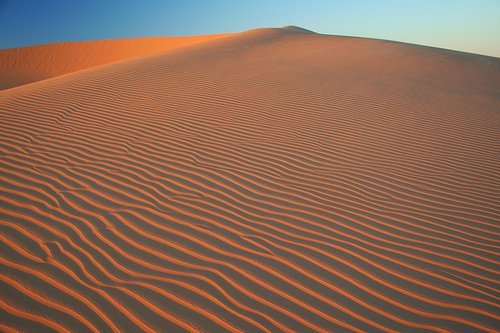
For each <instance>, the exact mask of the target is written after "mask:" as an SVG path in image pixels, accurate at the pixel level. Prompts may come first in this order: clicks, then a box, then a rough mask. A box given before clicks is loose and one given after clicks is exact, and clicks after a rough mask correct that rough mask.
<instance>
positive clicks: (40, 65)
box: [0, 34, 230, 90]
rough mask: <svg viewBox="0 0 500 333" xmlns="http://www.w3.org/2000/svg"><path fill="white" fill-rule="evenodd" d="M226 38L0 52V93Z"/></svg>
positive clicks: (102, 42) (153, 39)
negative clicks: (62, 76)
mask: <svg viewBox="0 0 500 333" xmlns="http://www.w3.org/2000/svg"><path fill="white" fill-rule="evenodd" d="M229 35H230V34H218V35H205V36H191V37H150V38H125V39H114V40H96V41H89V42H65V43H56V44H45V45H37V46H28V47H21V48H14V49H5V50H0V90H1V89H7V88H11V87H15V86H18V85H21V84H25V83H31V82H35V81H39V80H43V79H46V78H49V77H54V76H59V75H63V74H67V73H71V72H76V71H79V70H82V69H86V68H90V67H95V66H100V65H105V64H108V63H112V62H116V61H120V60H125V59H129V58H134V57H139V56H144V55H148V54H152V53H158V52H162V51H167V50H173V49H176V48H179V47H183V46H187V45H192V44H196V43H201V42H206V41H209V40H212V39H217V38H222V37H226V36H229Z"/></svg>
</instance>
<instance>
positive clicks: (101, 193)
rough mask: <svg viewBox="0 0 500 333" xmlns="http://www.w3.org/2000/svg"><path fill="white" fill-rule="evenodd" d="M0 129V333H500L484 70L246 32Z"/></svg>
mask: <svg viewBox="0 0 500 333" xmlns="http://www.w3.org/2000/svg"><path fill="white" fill-rule="evenodd" d="M103 43H105V42H103ZM141 47H142V46H141ZM144 47H145V46H144ZM49 48H50V46H47V49H49ZM131 52H132V51H131ZM60 54H62V53H58V54H57V55H55V56H57V57H59V56H60ZM99 54H101V52H99ZM128 56H129V55H127V57H128ZM80 60H81V61H82V62H86V63H87V64H86V65H81V64H80V65H76V63H77V62H78V61H76V62H75V63H74V64H73V63H71V61H72V60H71V61H70V60H68V62H67V63H64V62H62V63H63V64H64V66H62V67H61V69H60V70H61V72H57V70H58V69H57V68H55V67H53V68H50V66H49V64H48V63H50V61H48V62H47V67H46V68H45V67H43V66H42V65H41V64H40V65H36V66H34V67H36V68H37V69H42V71H43V69H45V71H46V72H49V73H51V74H52V75H58V74H62V73H67V72H71V71H73V70H75V68H76V67H78V68H84V67H88V66H87V65H90V64H91V63H92V64H94V65H95V64H96V63H101V60H99V59H93V58H92V59H89V58H85V59H83V58H82V59H80ZM108 60H109V59H108ZM115 60H119V59H118V58H115ZM20 61H21V60H20ZM40 61H41V60H40ZM61 61H62V60H61ZM74 66H76V67H74ZM79 66H81V67H79ZM92 66H93V65H92ZM56 67H57V66H56ZM0 114H1V117H0V133H1V134H0V135H1V141H0V148H1V151H0V154H1V159H0V173H1V174H0V175H1V183H0V188H1V204H0V211H1V217H0V225H1V240H0V244H1V246H2V250H1V257H0V266H1V268H0V270H1V272H2V274H1V279H0V291H1V292H0V295H1V297H0V318H1V326H0V331H5V332H14V331H26V332H141V331H144V332H226V331H227V332H405V333H408V332H467V333H470V332H492V333H493V332H498V331H500V292H499V288H500V286H499V280H500V274H499V271H500V269H499V262H500V257H499V249H500V222H499V221H500V134H499V133H500V59H498V58H492V57H486V56H480V55H474V54H467V53H460V52H455V51H448V50H443V49H436V48H429V47H423V46H417V45H410V44H403V43H395V42H389V41H381V40H370V39H362V38H349V37H336V36H328V35H319V34H314V33H308V32H307V31H302V30H300V29H294V28H282V29H257V30H252V31H247V32H243V33H237V34H233V35H231V36H228V37H225V38H221V39H216V40H211V41H206V42H204V43H199V44H196V45H191V46H186V47H183V48H179V49H177V50H170V51H167V52H164V53H157V54H154V55H150V56H142V57H139V58H132V59H129V60H124V61H120V62H116V63H113V64H108V65H105V66H98V67H93V68H89V69H86V70H81V71H78V72H74V73H70V74H66V75H63V76H59V77H56V78H52V79H49V80H44V81H39V82H35V83H31V84H28V85H24V86H20V87H16V88H12V89H7V90H4V91H2V92H0Z"/></svg>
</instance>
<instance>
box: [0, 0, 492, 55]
mask: <svg viewBox="0 0 500 333" xmlns="http://www.w3.org/2000/svg"><path fill="white" fill-rule="evenodd" d="M481 2H482V6H478V5H477V1H471V0H460V1H449V0H446V1H442V2H441V3H439V4H432V1H429V0H426V1H414V0H411V1H407V2H406V3H405V4H404V5H401V4H399V3H398V2H395V1H390V0H386V1H382V2H379V3H377V4H374V3H373V2H370V1H366V0H363V1H356V2H352V1H351V2H345V1H323V0H321V1H314V2H310V1H309V2H306V1H302V0H295V1H286V2H285V1H281V0H280V1H275V2H273V3H272V4H269V3H266V2H265V1H255V2H252V3H248V2H245V3H240V4H234V3H233V2H231V1H228V0H222V1H217V2H216V3H209V2H207V1H199V0H190V1H184V2H182V3H181V2H180V1H167V2H162V1H155V0H148V1H143V2H142V3H141V4H140V5H138V4H137V3H136V2H134V1H117V0H110V1H107V2H106V3H100V2H98V1H96V0H91V1H86V2H85V3H73V2H71V3H68V2H65V1H61V0H51V1H48V2H44V3H43V4H42V3H40V2H39V1H35V0H18V1H12V0H0V49H6V48H17V47H24V46H33V45H40V44H52V43H58V42H81V41H91V40H108V39H121V38H137V37H163V36H165V37H166V36H172V37H173V36H197V35H208V34H221V33H232V32H241V31H246V30H252V29H256V28H278V27H282V26H287V25H295V26H298V27H302V28H305V29H308V30H312V31H314V32H317V33H320V34H327V35H338V36H351V37H361V38H373V39H383V40H390V41H395V42H404V43H410V44H417V45H424V46H430V47H438V48H443V49H450V50H456V51H462V52H468V53H475V54H481V55H487V56H493V57H500V37H498V36H497V34H495V32H498V31H500V20H498V19H497V18H498V17H500V2H498V1H491V0H483V1H481Z"/></svg>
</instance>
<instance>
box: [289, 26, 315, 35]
mask: <svg viewBox="0 0 500 333" xmlns="http://www.w3.org/2000/svg"><path fill="white" fill-rule="evenodd" d="M281 29H286V30H293V31H296V32H302V33H307V34H315V33H316V32H314V31H312V30H308V29H304V28H301V27H298V26H296V25H286V26H284V27H281Z"/></svg>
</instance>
